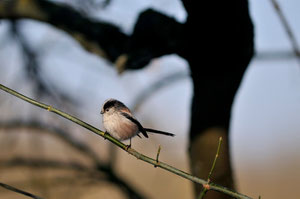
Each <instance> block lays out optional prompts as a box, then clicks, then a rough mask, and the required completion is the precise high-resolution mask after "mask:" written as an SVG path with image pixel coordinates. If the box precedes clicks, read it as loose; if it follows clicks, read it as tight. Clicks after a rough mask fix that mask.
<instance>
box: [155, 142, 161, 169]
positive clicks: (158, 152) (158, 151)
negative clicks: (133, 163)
mask: <svg viewBox="0 0 300 199" xmlns="http://www.w3.org/2000/svg"><path fill="white" fill-rule="evenodd" d="M160 150H161V146H160V145H159V147H158V150H157V154H156V164H159V161H158V158H159V154H160ZM154 167H156V165H154Z"/></svg>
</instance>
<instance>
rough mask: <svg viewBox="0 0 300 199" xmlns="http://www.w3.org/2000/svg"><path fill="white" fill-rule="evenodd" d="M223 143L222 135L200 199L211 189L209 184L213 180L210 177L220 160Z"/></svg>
mask: <svg viewBox="0 0 300 199" xmlns="http://www.w3.org/2000/svg"><path fill="white" fill-rule="evenodd" d="M221 144H222V137H220V138H219V144H218V148H217V153H216V155H215V159H214V161H213V164H212V166H211V169H210V172H209V174H208V177H207V184H206V185H203V190H202V192H201V193H200V196H199V198H198V199H202V198H203V197H204V196H205V194H206V193H207V191H209V189H210V184H209V183H210V182H211V179H210V177H211V175H212V173H213V171H214V169H215V166H216V163H217V160H218V157H219V153H220V149H221Z"/></svg>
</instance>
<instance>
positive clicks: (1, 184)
mask: <svg viewBox="0 0 300 199" xmlns="http://www.w3.org/2000/svg"><path fill="white" fill-rule="evenodd" d="M0 186H1V187H3V188H5V189H8V190H10V191H13V192H16V193H19V194H21V195H24V196H27V197H29V198H34V199H42V198H41V197H39V196H36V195H34V194H32V193H29V192H26V191H23V190H21V189H18V188H15V187H13V186H10V185H8V184H4V183H2V182H0Z"/></svg>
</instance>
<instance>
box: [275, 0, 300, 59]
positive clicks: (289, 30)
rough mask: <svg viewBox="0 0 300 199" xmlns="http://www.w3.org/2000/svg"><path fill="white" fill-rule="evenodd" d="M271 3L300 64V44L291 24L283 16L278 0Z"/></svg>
mask: <svg viewBox="0 0 300 199" xmlns="http://www.w3.org/2000/svg"><path fill="white" fill-rule="evenodd" d="M271 3H272V5H273V7H274V9H275V11H276V13H277V14H278V17H279V19H280V21H281V23H282V25H283V27H284V30H285V31H286V33H287V35H288V38H289V40H290V42H291V45H292V48H293V51H294V54H295V55H296V57H297V58H298V61H299V63H300V49H299V46H298V42H297V39H296V36H295V34H294V33H293V31H292V28H291V26H290V24H289V23H288V20H287V18H286V17H285V15H284V14H283V12H282V10H281V8H280V5H279V3H278V2H277V0H271Z"/></svg>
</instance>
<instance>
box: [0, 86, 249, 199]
mask: <svg viewBox="0 0 300 199" xmlns="http://www.w3.org/2000/svg"><path fill="white" fill-rule="evenodd" d="M0 89H1V90H4V91H6V92H7V93H9V94H11V95H14V96H16V97H18V98H20V99H22V100H24V101H26V102H28V103H31V104H33V105H35V106H38V107H40V108H42V109H45V110H48V111H50V112H53V113H55V114H57V115H60V116H62V117H64V118H66V119H68V120H70V121H72V122H74V123H76V124H79V125H80V126H82V127H84V128H86V129H88V130H90V131H91V132H93V133H95V134H97V135H100V136H102V137H103V138H105V139H107V140H109V141H110V142H112V143H113V144H115V145H116V146H118V147H120V148H121V149H123V150H125V151H127V152H128V153H129V154H131V155H133V156H135V157H136V158H138V159H140V160H142V161H144V162H148V163H149V164H152V165H153V166H154V165H156V166H157V167H160V168H162V169H164V170H167V171H169V172H171V173H174V174H176V175H178V176H181V177H183V178H186V179H188V180H190V181H192V182H195V183H198V184H202V185H206V184H207V181H206V180H203V179H200V178H198V177H196V176H193V175H191V174H189V173H186V172H184V171H182V170H179V169H177V168H175V167H172V166H170V165H168V164H166V163H163V162H160V164H158V165H157V164H156V160H155V159H153V158H150V157H148V156H145V155H143V154H141V153H139V152H137V151H136V150H134V149H132V148H129V149H128V148H127V145H125V144H124V143H122V142H120V141H119V140H117V139H116V138H114V137H112V136H110V135H109V134H108V133H105V132H103V131H101V130H99V129H97V128H96V127H94V126H92V125H90V124H88V123H86V122H84V121H82V120H80V119H78V118H76V117H74V116H71V115H69V114H67V113H65V112H63V111H61V110H59V109H56V108H54V107H52V106H49V105H47V104H43V103H41V102H38V101H36V100H33V99H31V98H29V97H26V96H24V95H22V94H20V93H18V92H16V91H14V90H12V89H10V88H7V87H5V86H3V85H2V84H0ZM210 189H211V190H215V191H218V192H221V193H224V194H227V195H230V196H232V197H235V198H243V199H249V198H250V197H248V196H246V195H243V194H240V193H238V192H235V191H232V190H229V189H227V188H225V187H223V186H220V185H217V184H213V183H211V184H210Z"/></svg>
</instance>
